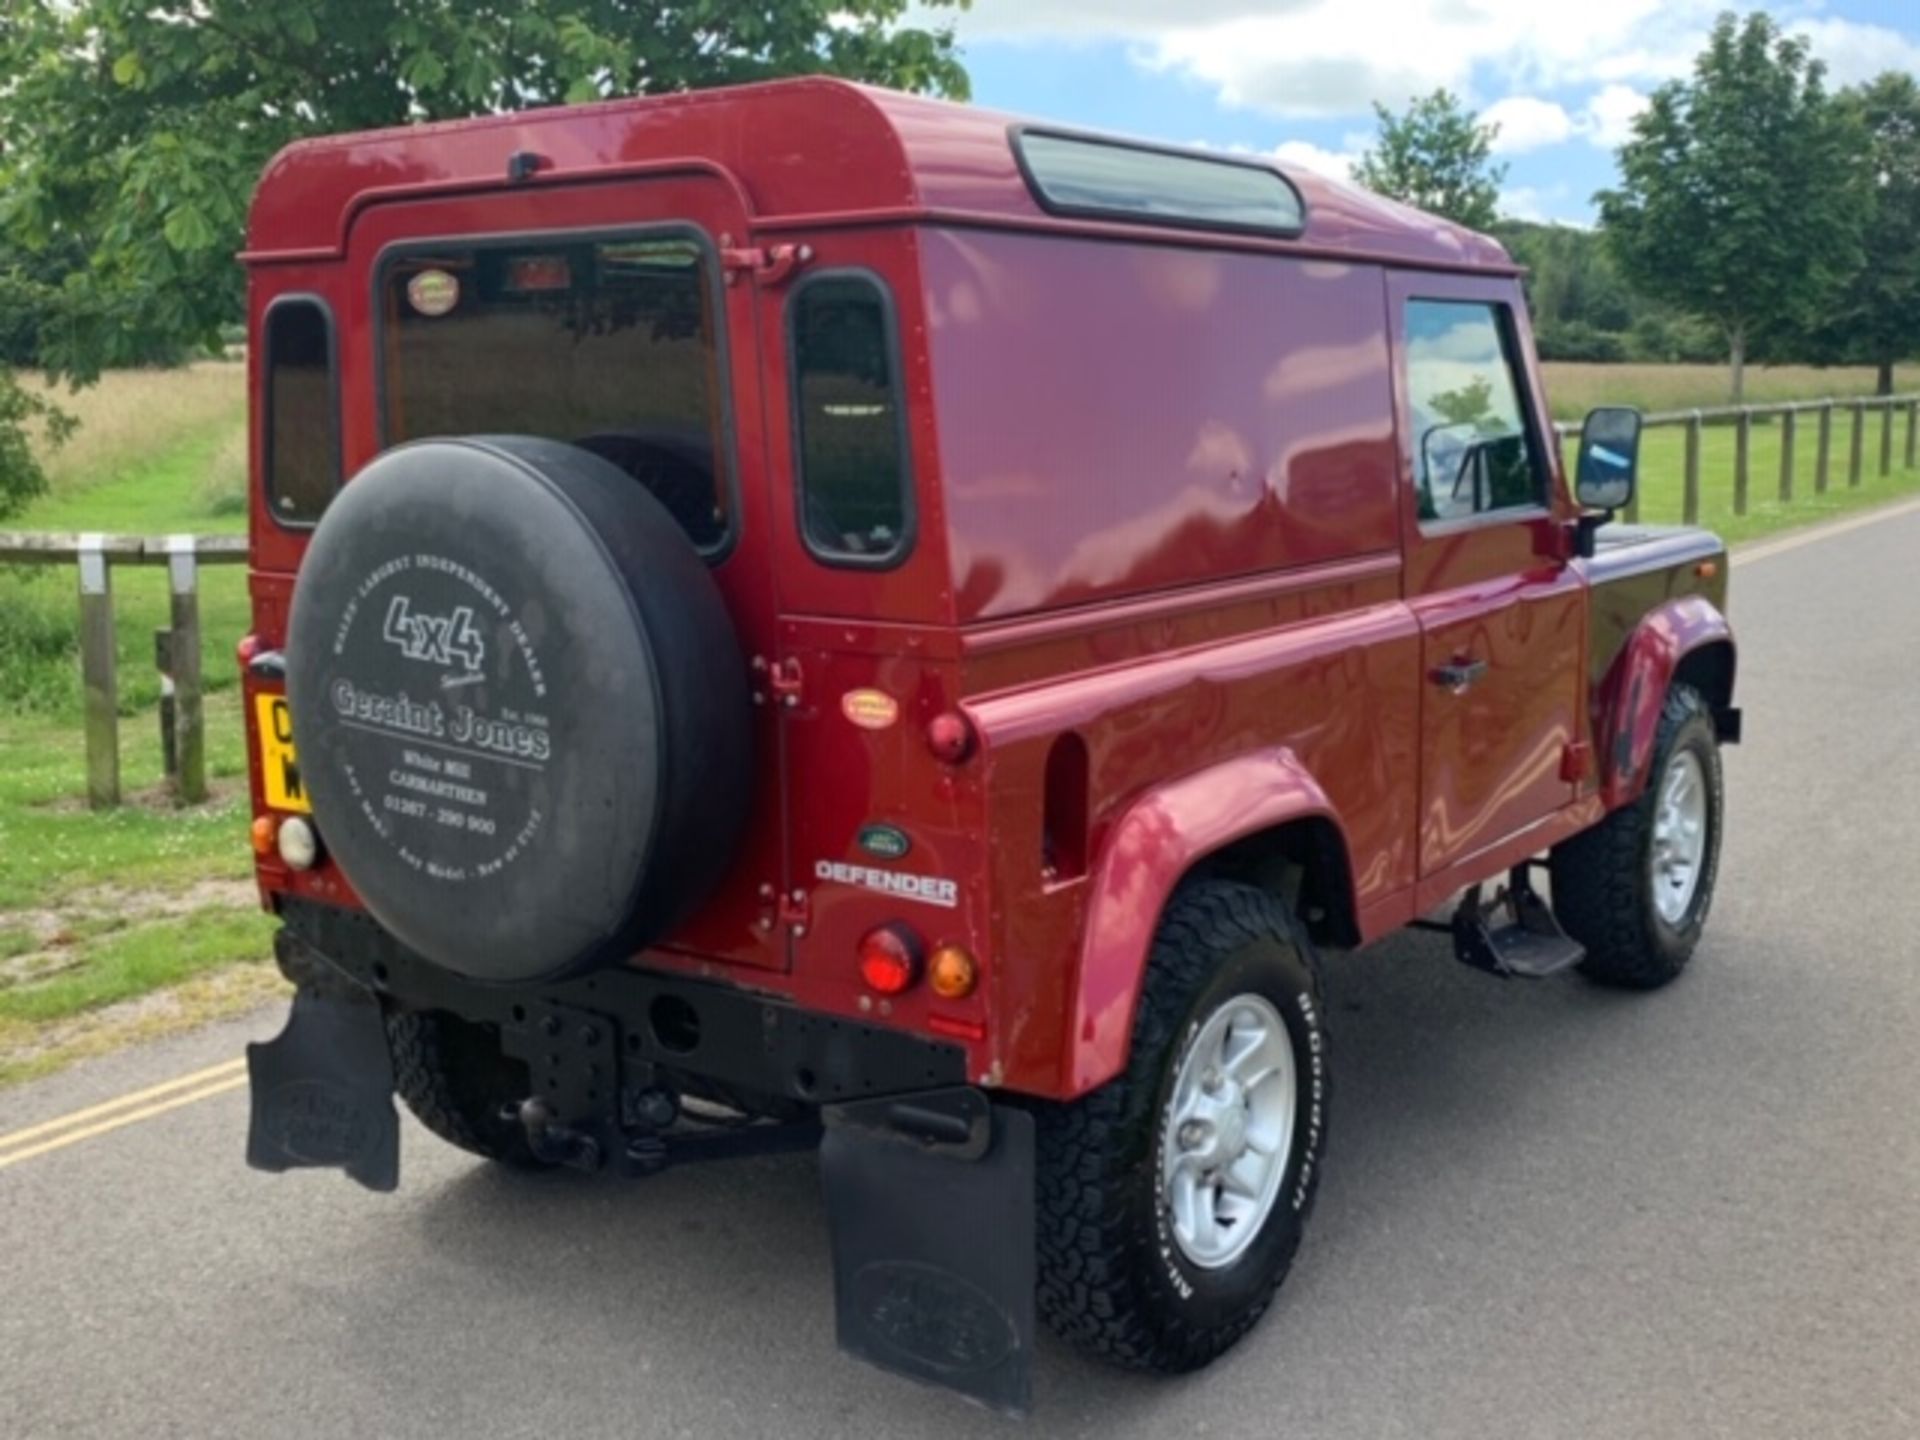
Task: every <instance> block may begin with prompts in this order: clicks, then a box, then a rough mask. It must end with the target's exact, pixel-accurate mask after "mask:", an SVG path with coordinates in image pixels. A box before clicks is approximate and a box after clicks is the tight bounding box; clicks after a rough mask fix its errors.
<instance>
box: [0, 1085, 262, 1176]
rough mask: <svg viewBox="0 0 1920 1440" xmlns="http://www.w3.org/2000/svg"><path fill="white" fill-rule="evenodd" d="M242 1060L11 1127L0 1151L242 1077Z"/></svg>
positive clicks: (1, 1137) (3, 1138) (3, 1136)
mask: <svg viewBox="0 0 1920 1440" xmlns="http://www.w3.org/2000/svg"><path fill="white" fill-rule="evenodd" d="M246 1063H247V1062H246V1061H245V1060H244V1059H241V1060H223V1061H222V1062H221V1063H220V1064H218V1065H209V1066H208V1067H207V1068H206V1069H204V1070H196V1071H194V1072H193V1073H192V1074H191V1075H180V1076H176V1077H175V1078H174V1079H172V1080H166V1081H162V1082H161V1083H160V1084H158V1085H149V1086H148V1087H147V1088H146V1089H144V1090H135V1091H134V1092H133V1093H132V1094H130V1095H121V1096H119V1097H118V1098H116V1099H113V1100H106V1101H102V1102H101V1103H100V1104H98V1105H89V1106H88V1107H87V1108H86V1109H85V1110H76V1111H74V1112H73V1113H72V1114H71V1115H61V1116H59V1117H57V1118H56V1119H53V1120H46V1121H42V1122H41V1123H40V1124H38V1125H29V1126H28V1127H27V1128H26V1129H24V1130H15V1131H14V1132H13V1133H12V1134H10V1135H0V1150H7V1149H9V1148H11V1147H12V1146H15V1145H24V1144H25V1143H26V1142H27V1141H29V1140H33V1139H36V1138H38V1137H39V1136H42V1135H47V1134H51V1133H52V1132H53V1131H55V1130H65V1129H67V1128H68V1127H69V1126H73V1125H84V1124H86V1122H87V1121H89V1120H97V1119H99V1118H100V1117H101V1116H103V1115H109V1114H111V1113H113V1112H114V1111H115V1110H124V1109H126V1108H127V1107H128V1106H130V1105H138V1104H140V1103H141V1102H142V1101H144V1100H151V1099H153V1098H154V1097H155V1096H158V1095H165V1094H168V1093H170V1092H171V1091H175V1090H185V1089H187V1088H188V1087H189V1086H193V1085H200V1084H204V1083H205V1082H206V1081H209V1080H215V1079H225V1078H228V1077H235V1076H238V1077H240V1078H245V1077H244V1075H242V1072H243V1071H244V1070H245V1068H246ZM5 1163H6V1162H5V1161H4V1160H0V1164H5Z"/></svg>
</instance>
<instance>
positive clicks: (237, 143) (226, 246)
mask: <svg viewBox="0 0 1920 1440" xmlns="http://www.w3.org/2000/svg"><path fill="white" fill-rule="evenodd" d="M909 3H910V0H674V3H662V0H9V3H8V4H7V5H6V7H5V10H6V13H5V14H4V15H0V251H4V250H5V249H7V248H8V247H15V248H18V249H21V250H24V251H27V252H33V253H38V252H45V251H47V250H49V249H66V250H70V251H73V252H75V253H77V254H78V255H79V256H81V257H83V261H82V263H80V264H79V265H77V266H76V267H75V268H74V269H73V270H72V271H70V272H69V273H68V274H66V275H65V277H64V279H63V281H62V284H61V286H60V288H59V295H58V304H57V312H58V313H57V315H55V316H54V317H52V323H47V324H43V325H42V326H41V329H40V335H39V354H40V360H41V362H42V363H43V364H44V365H45V366H46V367H47V368H48V369H49V370H50V371H52V372H54V373H55V374H58V375H62V376H65V377H67V378H70V379H74V380H79V381H85V380H87V379H89V378H91V377H92V376H93V375H95V374H97V373H98V372H99V370H100V369H101V368H103V367H105V366H110V365H116V364H125V363H131V362H135V361H138V360H141V359H144V358H146V357H148V356H150V355H152V354H154V353H155V352H156V351H157V350H158V351H165V350H166V349H167V348H169V347H171V346H177V345H179V344H181V343H183V342H185V343H190V344H201V343H204V344H207V345H212V344H213V343H215V341H216V338H217V333H218V329H219V326H220V325H221V324H222V323H223V322H227V321H231V320H232V319H234V318H235V317H237V315H238V314H239V311H240V296H241V279H240V275H239V271H238V267H237V266H235V265H234V264H233V259H232V257H233V253H234V251H236V250H237V249H239V248H240V244H241V238H242V231H243V226H244V221H245V215H246V207H247V201H248V197H249V195H250V194H251V192H252V189H253V185H254V181H255V180H256V179H257V178H258V176H259V174H260V170H261V167H262V166H263V165H264V164H265V163H266V161H267V159H268V157H270V156H271V155H272V154H273V152H274V151H275V150H277V149H279V148H280V147H281V146H282V145H284V144H286V143H287V142H288V141H290V140H294V139H297V138H299V137H301V136H304V135H314V134H326V133H332V132H338V131H346V130H358V129H365V128H368V127H372V126H381V125H399V124H405V123H408V122H410V121H418V120H436V119H442V118H446V117H451V116H461V115H472V114H476V113H481V112H487V111H497V110H509V109H522V108H526V107H529V106H536V105H550V104H558V103H561V102H570V101H583V100H592V99H598V98H602V97H605V96H612V95H631V94H642V93H661V92H667V91H676V90H686V89H690V88H694V87H698V86H706V85H720V84H730V83H735V82H741V81H748V80H760V79H767V78H771V77H774V76H780V75H793V74H812V73H825V74H833V75H843V76H848V77H851V78H856V79H862V80H869V81H873V82H876V83H878V84H882V85H889V86H893V87H896V88H900V89H907V90H921V91H931V92H934V93H938V94H946V95H952V96H956V97H964V96H965V94H966V92H967V80H966V73H965V71H964V70H962V68H961V67H960V63H959V60H958V58H957V55H956V51H955V45H954V39H953V34H952V31H951V28H950V27H925V26H921V25H916V24H913V23H909V20H910V18H911V17H909V16H908V13H907V12H908V9H909ZM968 3H970V0H921V3H920V5H919V6H918V7H917V8H918V9H920V10H926V9H928V8H933V9H939V8H950V9H964V8H965V7H966V6H967V4H968ZM0 389H4V390H6V391H8V392H10V393H12V394H14V395H16V396H18V395H20V394H23V393H24V392H20V391H18V390H17V389H16V388H15V387H13V386H12V384H11V381H10V380H8V379H7V378H6V377H5V375H4V374H0ZM9 403H10V402H7V401H6V400H5V396H4V395H0V429H4V428H5V427H6V426H7V425H8V424H9V421H8V420H7V418H6V417H7V415H8V414H9V409H8V404H9ZM3 442H4V435H0V467H6V466H8V465H9V464H11V463H17V462H13V461H10V460H9V459H8V456H9V455H10V454H19V453H24V452H22V451H21V450H19V448H18V447H15V448H14V449H13V450H9V449H8V447H7V446H6V445H5V444H4V443H3ZM14 473H15V478H16V480H19V479H20V478H21V477H20V475H19V473H18V472H14ZM32 480H33V477H32V475H30V474H29V475H27V476H25V480H24V484H25V485H26V486H27V487H29V488H30V486H31V484H32ZM14 488H15V490H18V489H19V488H21V487H20V485H16V486H15V487H14ZM6 493H8V492H7V486H6V483H5V480H4V475H0V496H4V495H5V494H6ZM0 505H4V500H0Z"/></svg>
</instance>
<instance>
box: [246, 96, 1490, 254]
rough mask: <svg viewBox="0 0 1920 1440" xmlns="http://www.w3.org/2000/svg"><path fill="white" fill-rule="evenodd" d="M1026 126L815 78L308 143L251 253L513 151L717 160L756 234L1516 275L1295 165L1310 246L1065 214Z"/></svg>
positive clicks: (1450, 231)
mask: <svg viewBox="0 0 1920 1440" xmlns="http://www.w3.org/2000/svg"><path fill="white" fill-rule="evenodd" d="M1023 123H1029V122H1023V121H1020V120H1018V119H1016V118H1015V117H1012V116H1008V115H1004V114H999V113H996V112H994V111H991V110H981V109H976V108H974V107H972V106H968V105H955V104H950V103H947V102H944V101H938V100H929V99H925V98H922V97H919V96H913V95H901V94H897V93H895V92H893V91H890V90H880V89H875V88H872V87H870V86H864V85H855V84H852V83H850V82H847V81H843V80H834V79H827V78H813V79H802V80H776V81H769V82H767V83H765V84H759V85H744V86H738V87H733V88H729V89H721V90H703V91H697V92H692V93H688V94H682V95H661V96H645V97H640V98H635V99H627V100H610V101H604V102H602V103H599V104H594V105H578V106H567V107H561V108H556V109H548V110H529V111H523V112H519V113H514V114H506V115H490V116H482V117H478V118H475V119H471V120H455V121H444V122H439V123H436V124H429V125H409V126H401V127H397V128H394V129H389V130H374V131H366V132H363V133H360V134H352V135H336V136H329V137H326V138H323V139H315V140H302V141H299V142H296V143H295V144H293V145H290V146H288V147H287V148H286V149H284V150H282V151H281V152H280V153H279V154H278V155H276V156H275V157H274V158H273V160H272V161H271V162H270V163H269V164H268V166H267V168H266V171H265V173H264V174H263V175H262V176H261V179H260V184H259V187H258V189H257V190H256V191H255V194H254V200H253V209H252V213H251V216H250V218H249V221H248V234H247V252H246V254H245V256H244V258H245V259H247V260H249V261H253V262H263V261H269V260H273V259H291V258H302V259H307V258H320V257H321V256H325V255H333V254H338V253H340V251H341V250H342V249H343V248H344V244H345V240H346V233H347V229H348V227H349V225H350V224H351V221H352V217H353V215H354V213H355V212H356V211H357V210H359V209H360V208H362V207H363V206H365V205H367V204H370V203H374V202H377V201H379V200H382V199H390V198H391V199H398V198H404V197H405V196H406V195H408V194H409V193H419V192H421V191H426V192H429V193H431V192H434V191H446V190H450V189H469V188H491V187H496V186H499V185H502V184H504V183H505V182H506V176H507V164H508V159H509V157H511V156H513V155H515V154H532V155H535V156H537V157H539V159H538V162H537V163H538V166H539V168H538V170H537V171H536V173H535V175H534V177H533V178H532V179H531V180H530V181H528V182H526V183H530V184H535V185H542V186H544V185H553V184H564V183H566V182H567V181H569V180H580V179H589V178H593V179H605V178H611V177H612V176H615V175H618V174H620V173H622V172H623V171H634V170H638V169H640V168H641V167H645V166H648V165H656V166H658V165H670V164H672V163H674V162H695V163H700V164H704V165H708V166H718V167H720V168H721V169H722V170H724V172H726V174H727V176H728V177H730V179H731V181H732V182H733V183H734V184H735V185H737V187H738V188H739V190H740V191H741V192H742V194H741V198H742V200H743V203H744V205H745V208H746V210H747V212H748V214H749V215H750V217H751V220H752V224H753V226H754V228H755V229H764V230H777V229H781V228H797V227H799V226H803V225H807V224H815V223H821V222H826V221H831V220H853V219H866V220H868V221H869V222H871V221H872V220H874V219H882V218H897V219H911V218H931V219H936V220H940V221H947V222H957V223H975V224H1005V225H1013V226H1041V227H1045V228H1049V229H1070V230H1081V231H1094V232H1108V233H1111V232H1115V231H1124V232H1128V233H1134V234H1139V235H1142V236H1150V237H1152V238H1156V239H1159V240H1161V241H1163V242H1166V241H1172V242H1176V243H1179V242H1185V243H1196V244H1206V245H1211V246H1229V247H1234V248H1255V249H1273V250H1283V251H1295V252H1298V251H1307V252H1315V253H1320V254H1328V253H1332V254H1339V255H1345V256H1352V257H1355V258H1358V257H1362V256H1364V257H1367V258H1372V259H1378V260H1382V261H1386V262H1389V263H1400V264H1406V265H1413V266H1434V267H1446V268H1450V269H1458V268H1471V269H1490V270H1498V271H1502V272H1510V271H1511V270H1512V269H1513V266H1512V262H1511V261H1510V260H1509V259H1508V257H1507V254H1506V252H1505V250H1503V249H1502V248H1501V247H1500V245H1499V244H1498V243H1497V242H1496V241H1494V240H1492V239H1489V238H1488V237H1486V236H1484V235H1480V234H1476V233H1475V232H1473V231H1470V230H1466V229H1463V228H1462V227H1460V226H1458V225H1454V224H1451V223H1449V222H1448V221H1445V220H1441V219H1438V218H1436V217H1434V216H1431V215H1427V214H1425V213H1423V212H1421V211H1418V210H1414V209H1411V208H1409V207H1407V206H1404V205H1399V204H1395V203H1394V202H1392V201H1389V200H1383V199H1381V198H1379V197H1378V196H1375V195H1371V194H1369V193H1367V192H1366V191H1363V190H1358V189H1355V188H1353V187H1351V186H1347V185H1342V184H1339V183H1337V182H1334V181H1332V180H1328V179H1326V178H1324V177H1322V176H1318V175H1315V174H1313V173H1311V172H1309V171H1305V170H1300V169H1296V168H1292V167H1287V166H1280V165H1275V166H1274V167H1273V168H1274V169H1276V170H1279V171H1280V172H1281V173H1282V174H1284V175H1285V176H1286V177H1287V178H1288V179H1289V180H1290V181H1292V182H1293V184H1294V186H1295V187H1296V188H1297V189H1298V190H1299V192H1300V194H1301V195H1302V197H1303V198H1304V199H1305V201H1306V207H1307V223H1306V229H1305V231H1304V233H1303V234H1301V235H1300V236H1299V237H1298V238H1296V239H1280V238H1274V237H1249V236H1243V235H1221V234H1219V233H1216V232H1214V231H1210V230H1206V229H1202V228H1199V227H1194V228H1192V229H1185V228H1183V227H1180V226H1177V225H1167V224H1164V223H1160V224H1155V225H1154V226H1153V227H1152V228H1151V229H1150V230H1149V229H1147V228H1146V227H1143V226H1139V225H1133V224H1128V223H1125V222H1109V221H1100V220H1088V219H1079V218H1064V217H1060V216H1056V215H1050V214H1048V213H1047V212H1046V211H1045V210H1044V209H1042V208H1041V206H1040V205H1039V203H1038V202H1037V201H1036V200H1035V199H1034V196H1033V194H1032V192H1031V190H1029V188H1028V186H1027V183H1026V181H1025V179H1024V178H1023V176H1022V175H1021V173H1020V169H1019V165H1018V163H1017V161H1016V158H1015V154H1014V147H1013V144H1012V141H1011V138H1010V137H1011V132H1012V130H1013V129H1014V128H1015V127H1017V126H1019V125H1021V124H1023ZM1031 123H1033V124H1035V125H1036V127H1037V128H1042V129H1048V130H1053V131H1055V132H1056V133H1058V132H1059V130H1060V127H1055V126H1050V125H1043V124H1041V123H1040V122H1031ZM1110 138H1115V139H1118V138H1120V137H1110Z"/></svg>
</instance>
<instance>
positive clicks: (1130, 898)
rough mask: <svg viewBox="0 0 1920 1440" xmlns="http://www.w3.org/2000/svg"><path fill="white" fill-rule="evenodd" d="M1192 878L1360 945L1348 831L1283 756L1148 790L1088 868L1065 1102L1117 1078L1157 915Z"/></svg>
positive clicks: (1268, 753) (1254, 756)
mask: <svg viewBox="0 0 1920 1440" xmlns="http://www.w3.org/2000/svg"><path fill="white" fill-rule="evenodd" d="M1201 875H1209V876H1217V877H1221V878H1228V879H1237V880H1243V881H1247V882H1249V883H1252V884H1256V885H1259V886H1261V887H1263V888H1267V889H1271V890H1274V891H1275V892H1276V893H1278V894H1280V895H1281V896H1282V897H1283V898H1284V899H1286V900H1287V902H1288V903H1289V904H1291V905H1293V906H1295V907H1296V913H1298V914H1300V915H1301V916H1302V917H1303V918H1305V919H1306V920H1307V922H1308V925H1309V931H1310V933H1311V934H1312V935H1313V936H1314V938H1316V939H1319V940H1323V941H1325V942H1326V943H1328V944H1330V945H1335V946H1346V945H1354V944H1357V943H1358V942H1359V923H1358V907H1357V905H1356V903H1355V899H1354V888H1353V870H1352V863H1351V860H1350V858H1349V850H1348V846H1347V840H1346V832H1345V829H1344V827H1343V826H1342V824H1341V821H1340V817H1339V814H1338V812H1337V811H1336V810H1335V808H1334V806H1333V803H1332V802H1331V801H1330V800H1329V799H1328V798H1327V794H1326V791H1325V790H1324V789H1323V788H1322V787H1321V785H1320V783H1319V781H1318V780H1317V779H1315V778H1314V776H1313V775H1312V774H1311V773H1310V772H1309V771H1308V770H1307V768H1306V767H1305V766H1304V765H1303V764H1302V763H1301V762H1300V760H1299V759H1298V757H1297V756H1295V754H1294V753H1293V751H1292V750H1290V749H1288V748H1286V747H1277V748H1274V749H1269V750H1261V751H1256V752H1253V753H1251V754H1248V755H1243V756H1238V757H1236V758H1234V759H1232V760H1229V761H1226V762H1224V763H1222V764H1220V765H1216V766H1212V767H1209V768H1208V769H1206V770H1203V771H1200V772H1197V773H1196V774H1193V775H1188V776H1185V777H1183V778H1181V779H1179V780H1175V781H1171V782H1169V783H1167V784H1165V785H1161V786H1157V787H1155V788H1154V789H1152V790H1149V791H1147V792H1145V793H1144V794H1142V795H1140V796H1138V797H1136V798H1135V799H1134V800H1133V801H1132V803H1131V804H1129V805H1128V806H1127V808H1126V809H1125V811H1124V812H1123V813H1122V814H1121V816H1120V818H1119V819H1118V820H1117V821H1115V822H1114V824H1113V826H1112V828H1111V829H1110V830H1109V832H1108V834H1107V837H1106V840H1105V843H1104V844H1103V845H1102V846H1101V849H1100V854H1099V856H1098V859H1097V862H1096V866H1095V871H1094V876H1093V887H1092V889H1091V890H1090V892H1089V895H1088V900H1087V907H1086V916H1085V920H1084V923H1083V925H1082V927H1081V943H1080V949H1079V954H1078V956H1077V967H1076V971H1075V975H1074V981H1073V985H1072V987H1071V994H1070V999H1069V1005H1070V1012H1071V1013H1070V1015H1069V1023H1068V1028H1067V1030H1066V1035H1067V1040H1068V1043H1067V1046H1066V1054H1065V1056H1064V1058H1063V1061H1062V1072H1061V1081H1062V1094H1063V1096H1064V1097H1072V1096H1077V1095H1082V1094H1085V1093H1086V1092H1087V1091H1089V1090H1092V1089H1094V1088H1096V1087H1097V1086H1100V1085H1102V1084H1104V1083H1105V1082H1106V1081H1108V1080H1110V1079H1112V1078H1113V1077H1114V1076H1115V1075H1117V1074H1119V1073H1120V1071H1121V1070H1122V1069H1124V1068H1125V1066H1126V1063H1127V1057H1128V1053H1129V1051H1130V1048H1131V1044H1132V1034H1133V1020H1134V1012H1135V1009H1136V1007H1137V1006H1138V1003H1139V997H1140V988H1141V985H1142V984H1143V983H1144V980H1145V977H1146V968H1147V961H1148V957H1149V955H1150V954H1151V952H1152V948H1153V937H1154V933H1155V931H1156V930H1157V928H1158V926H1159V923H1160V917H1161V915H1162V914H1163V913H1164V911H1165V909H1166V907H1167V903H1168V902H1169V901H1170V900H1171V899H1172V898H1173V895H1174V893H1175V892H1176V891H1177V890H1178V889H1179V888H1180V886H1181V885H1182V884H1184V883H1185V882H1186V881H1188V880H1189V879H1192V878H1194V877H1196V876H1201Z"/></svg>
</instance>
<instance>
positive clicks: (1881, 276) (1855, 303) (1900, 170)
mask: <svg viewBox="0 0 1920 1440" xmlns="http://www.w3.org/2000/svg"><path fill="white" fill-rule="evenodd" d="M1839 103H1840V105H1841V107H1842V108H1843V109H1844V110H1845V111H1846V112H1847V114H1848V116H1849V117H1850V118H1851V119H1852V121H1853V123H1854V124H1855V125H1856V126H1857V127H1858V130H1859V132H1860V133H1861V134H1862V135H1863V136H1864V137H1865V149H1864V157H1865V167H1866V184H1867V193H1868V196H1869V200H1870V206H1871V210H1870V214H1869V218H1868V220H1867V223H1866V227H1865V229H1864V231H1863V233H1862V237H1861V263H1860V265H1859V267H1858V268H1857V269H1856V270H1855V271H1854V274H1853V277H1852V279H1851V280H1850V281H1849V282H1848V284H1847V285H1846V286H1845V287H1844V288H1843V289H1842V290H1841V291H1840V292H1839V294H1838V296H1837V297H1836V298H1835V300H1834V302H1833V303H1832V305H1831V307H1830V308H1829V309H1828V311H1827V312H1826V313H1825V315H1824V317H1823V319H1822V323H1820V324H1819V325H1818V326H1816V327H1815V329H1814V331H1813V333H1812V335H1811V336H1810V337H1801V336H1798V335H1788V336H1784V337H1778V338H1777V339H1776V340H1775V343H1774V345H1773V347H1772V348H1774V349H1776V350H1780V351H1784V352H1787V353H1796V354H1800V355H1807V356H1811V357H1812V358H1814V359H1818V360H1821V361H1832V362H1840V363H1849V362H1859V363H1865V364H1868V365H1872V366H1875V367H1876V368H1877V369H1878V370H1879V372H1880V374H1879V388H1880V393H1881V394H1882V395H1890V394H1892V393H1893V368H1894V365H1895V364H1896V362H1898V361H1900V360H1903V359H1905V358H1906V357H1907V356H1909V355H1912V354H1913V353H1914V352H1915V351H1916V349H1920V84H1916V83H1915V82H1914V78H1913V77H1912V76H1911V75H1908V74H1905V73H1903V72H1900V71H1888V72H1887V73H1886V74H1884V75H1881V76H1880V77H1879V78H1878V79H1876V80H1873V81H1870V82H1869V83H1867V84H1865V85H1861V86H1857V87H1855V88H1854V89H1851V90H1843V91H1841V92H1840V95H1839Z"/></svg>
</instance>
